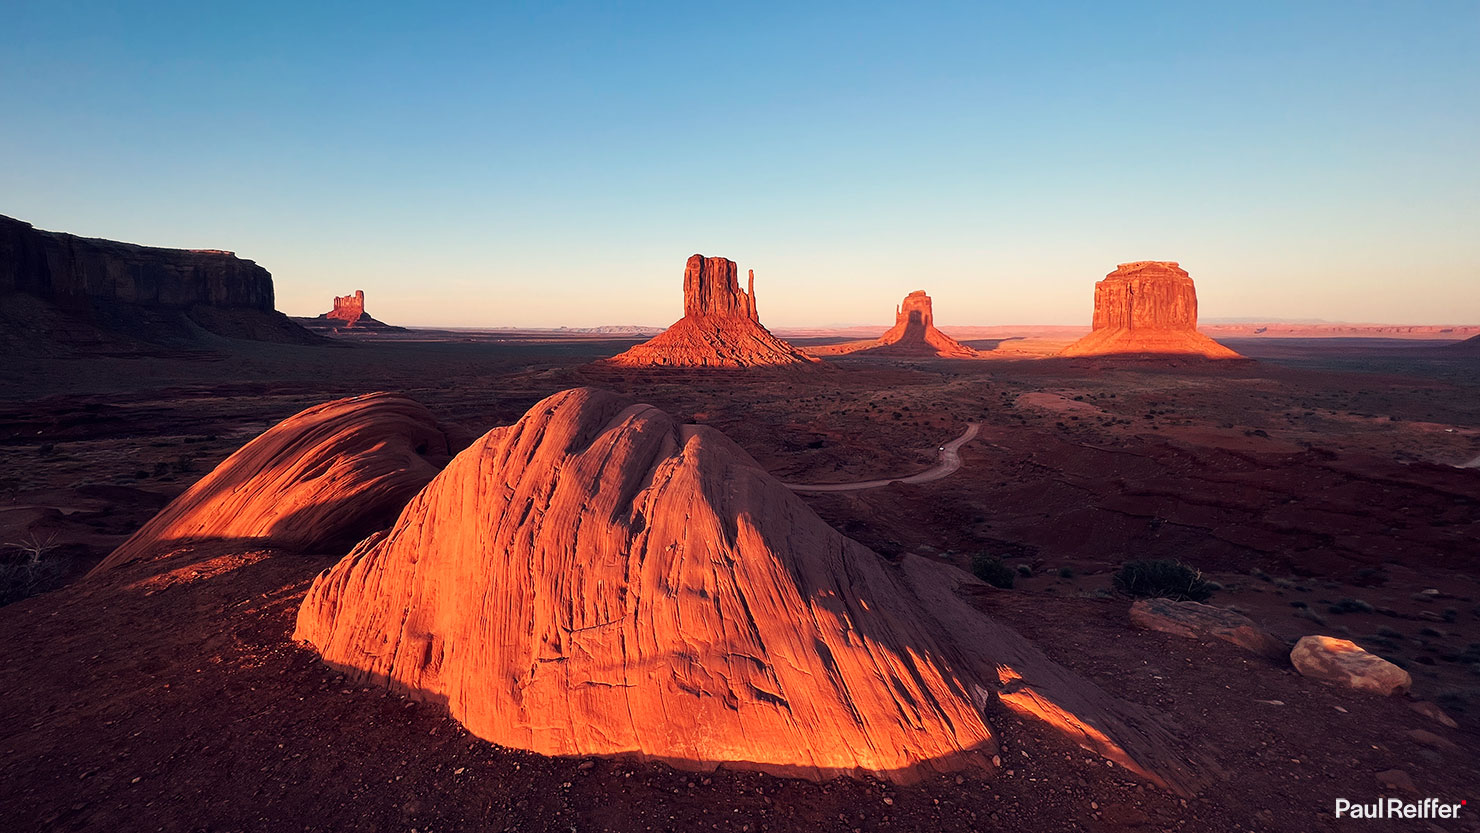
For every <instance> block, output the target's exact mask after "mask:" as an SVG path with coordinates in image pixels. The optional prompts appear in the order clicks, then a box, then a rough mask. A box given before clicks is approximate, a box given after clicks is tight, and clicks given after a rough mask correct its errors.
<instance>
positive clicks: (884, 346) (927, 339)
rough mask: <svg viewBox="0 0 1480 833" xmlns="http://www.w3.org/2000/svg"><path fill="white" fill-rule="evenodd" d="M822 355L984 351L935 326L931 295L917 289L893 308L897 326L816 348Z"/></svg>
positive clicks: (957, 355)
mask: <svg viewBox="0 0 1480 833" xmlns="http://www.w3.org/2000/svg"><path fill="white" fill-rule="evenodd" d="M811 352H814V353H818V354H820V355H826V354H839V353H870V354H880V355H891V356H937V357H940V358H947V359H974V358H979V357H980V356H981V353H979V352H977V351H976V350H973V349H972V348H970V347H967V346H966V345H964V344H962V343H961V342H959V341H957V340H955V339H954V338H951V337H950V336H948V335H946V334H945V333H943V332H941V331H940V330H937V329H936V328H935V312H934V311H933V309H932V307H931V301H930V296H929V295H926V294H925V290H923V289H917V290H915V291H914V292H911V293H910V294H908V295H906V296H904V301H903V302H901V303H900V304H899V306H897V307H895V308H894V326H893V327H890V328H889V330H888V331H886V332H885V333H884V334H883V335H882V336H879V337H878V338H877V339H875V340H873V341H864V342H849V343H846V344H839V345H836V346H835V347H832V349H828V348H813V349H812V350H811Z"/></svg>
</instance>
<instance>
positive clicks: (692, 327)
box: [606, 255, 818, 367]
mask: <svg viewBox="0 0 1480 833" xmlns="http://www.w3.org/2000/svg"><path fill="white" fill-rule="evenodd" d="M737 273H738V270H737V269H736V267H735V261H733V260H728V259H726V258H723V257H705V256H704V255H693V256H692V257H690V258H689V262H688V263H687V264H686V265H685V266H684V271H683V318H680V319H679V320H678V322H677V323H675V324H674V325H673V326H671V327H669V328H668V329H666V330H664V331H663V332H661V333H659V334H658V335H656V336H654V337H653V338H651V339H650V340H648V341H646V342H644V343H642V344H639V345H637V346H636V347H633V348H631V349H629V350H627V351H626V352H624V353H620V354H618V355H616V356H613V357H611V358H610V359H607V360H606V361H607V363H608V364H613V365H618V366H621V367H653V366H659V367H777V366H787V365H802V364H808V363H813V362H817V361H818V359H816V358H813V357H812V356H809V355H807V354H805V353H803V352H801V351H800V350H798V349H796V348H795V347H793V346H791V345H790V344H788V343H786V342H785V341H783V340H781V339H779V338H777V337H776V336H774V335H772V334H771V331H770V330H767V329H766V328H765V327H764V326H762V325H761V320H760V315H759V313H757V311H756V305H755V270H753V269H752V270H751V271H750V280H749V288H748V290H747V289H741V288H740V282H739V279H738V276H737Z"/></svg>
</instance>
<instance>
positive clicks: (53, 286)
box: [0, 217, 317, 343]
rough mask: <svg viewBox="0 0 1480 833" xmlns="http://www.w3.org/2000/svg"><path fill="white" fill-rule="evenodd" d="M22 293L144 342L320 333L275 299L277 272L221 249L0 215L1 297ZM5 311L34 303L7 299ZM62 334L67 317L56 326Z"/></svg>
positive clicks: (299, 338)
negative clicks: (102, 235)
mask: <svg viewBox="0 0 1480 833" xmlns="http://www.w3.org/2000/svg"><path fill="white" fill-rule="evenodd" d="M12 293H23V294H25V295H27V296H30V297H32V298H38V299H41V300H42V301H44V302H45V303H46V304H48V305H50V306H51V307H53V308H55V310H56V313H57V314H60V315H63V316H68V317H71V318H74V319H78V320H80V321H81V322H83V323H84V324H86V325H89V326H92V327H95V328H97V329H99V330H102V331H115V332H118V333H120V334H123V335H126V336H129V337H132V338H139V339H142V340H145V341H170V340H176V341H185V340H192V339H193V338H195V337H196V334H197V333H199V331H201V330H204V331H206V332H210V333H214V334H217V335H222V336H227V337H230V338H246V339H252V340H262V341H283V342H295V343H309V342H314V341H317V339H316V338H315V337H314V336H313V335H312V334H310V333H308V332H306V331H304V330H303V329H302V328H301V327H298V326H296V325H295V324H293V323H292V322H291V321H289V320H288V318H287V317H286V316H284V315H282V314H281V313H279V312H277V311H276V309H275V308H274V296H273V284H272V275H271V274H270V273H268V271H267V270H266V269H263V268H262V267H261V266H258V265H257V264H256V263H253V262H252V261H250V260H243V259H242V258H239V257H237V256H236V255H235V254H233V253H231V252H226V251H220V250H216V249H165V248H156V247H152V246H138V245H134V244H132V243H120V242H117V241H113V240H101V239H95V238H88V237H78V236H76V235H72V234H66V233H63V232H51V231H42V230H40V229H36V228H33V227H32V226H31V225H30V224H29V223H25V222H22V221H20V220H16V219H13V218H10V217H0V298H5V297H7V296H9V295H11V294H12ZM4 306H5V307H6V310H7V312H6V315H7V317H10V316H11V315H24V316H27V317H29V318H31V319H37V320H40V319H42V318H43V317H44V316H42V314H40V313H32V312H28V311H29V310H31V306H30V305H27V304H24V303H22V304H15V303H8V302H7V303H5V304H4ZM49 329H52V330H57V331H59V333H61V334H65V333H66V332H67V328H66V327H63V326H53V327H50V328H49Z"/></svg>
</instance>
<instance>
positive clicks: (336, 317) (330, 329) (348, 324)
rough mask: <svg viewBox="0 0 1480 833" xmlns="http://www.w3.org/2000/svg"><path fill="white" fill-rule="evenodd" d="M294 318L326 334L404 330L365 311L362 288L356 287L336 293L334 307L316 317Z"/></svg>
mask: <svg viewBox="0 0 1480 833" xmlns="http://www.w3.org/2000/svg"><path fill="white" fill-rule="evenodd" d="M296 320H297V321H298V322H299V323H300V324H302V325H303V326H305V327H307V328H309V329H310V330H313V331H314V332H321V333H324V334H326V335H332V334H335V333H341V332H342V331H346V330H366V331H370V332H372V333H374V332H405V331H406V328H405V327H393V326H391V325H389V324H386V323H385V322H383V321H378V320H376V318H375V316H373V315H371V314H370V313H368V312H365V291H364V290H363V289H356V290H355V292H354V294H353V295H336V296H335V297H334V308H333V309H331V310H329V311H328V312H326V313H324V314H322V315H320V316H319V317H318V318H299V319H296Z"/></svg>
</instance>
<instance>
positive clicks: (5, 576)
mask: <svg viewBox="0 0 1480 833" xmlns="http://www.w3.org/2000/svg"><path fill="white" fill-rule="evenodd" d="M55 550H56V545H55V542H54V541H52V540H51V539H46V540H42V539H39V538H35V537H30V538H27V539H26V540H24V541H21V542H19V543H9V544H4V545H0V605H7V604H10V603H11V602H18V601H20V600H21V599H24V598H27V597H28V596H34V595H36V594H37V593H43V592H45V591H47V590H50V589H52V588H53V586H54V585H55V584H56V582H57V580H58V579H60V578H61V577H62V573H63V567H64V566H65V565H64V564H63V562H62V560H61V559H60V558H58V557H57V556H56V554H55Z"/></svg>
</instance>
